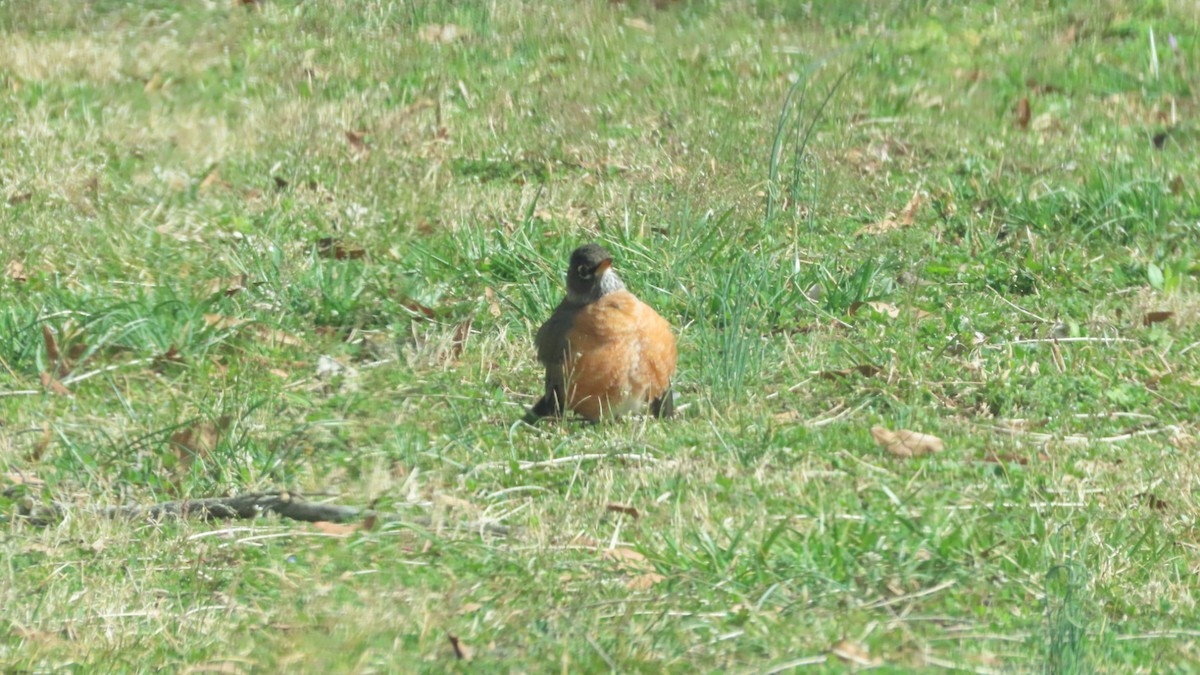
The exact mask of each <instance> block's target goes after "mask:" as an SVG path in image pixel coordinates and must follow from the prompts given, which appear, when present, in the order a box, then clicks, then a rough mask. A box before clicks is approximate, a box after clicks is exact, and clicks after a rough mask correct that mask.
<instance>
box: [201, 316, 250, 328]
mask: <svg viewBox="0 0 1200 675" xmlns="http://www.w3.org/2000/svg"><path fill="white" fill-rule="evenodd" d="M248 322H249V319H235V318H233V317H231V316H224V315H222V314H205V315H204V325H206V326H208V327H209V328H212V329H214V330H230V329H232V328H237V327H238V326H241V325H242V324H244V323H248Z"/></svg>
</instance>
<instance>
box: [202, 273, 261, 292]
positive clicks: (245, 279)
mask: <svg viewBox="0 0 1200 675" xmlns="http://www.w3.org/2000/svg"><path fill="white" fill-rule="evenodd" d="M255 285H257V284H255ZM250 286H251V284H250V275H249V274H235V275H233V276H231V277H217V278H215V279H209V280H208V281H206V282H205V283H204V293H205V294H206V295H220V294H224V295H226V296H231V295H237V294H238V293H241V292H242V291H244V290H246V289H247V288H249V287H250Z"/></svg>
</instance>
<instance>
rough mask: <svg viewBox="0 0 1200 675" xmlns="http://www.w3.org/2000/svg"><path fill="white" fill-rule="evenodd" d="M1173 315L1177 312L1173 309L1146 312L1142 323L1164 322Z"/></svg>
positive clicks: (1145, 324) (1147, 324) (1146, 324)
mask: <svg viewBox="0 0 1200 675" xmlns="http://www.w3.org/2000/svg"><path fill="white" fill-rule="evenodd" d="M1173 316H1175V312H1171V311H1161V312H1146V316H1144V317H1142V325H1143V326H1151V325H1153V324H1156V323H1162V322H1163V321H1166V320H1168V319H1170V318H1171V317H1173Z"/></svg>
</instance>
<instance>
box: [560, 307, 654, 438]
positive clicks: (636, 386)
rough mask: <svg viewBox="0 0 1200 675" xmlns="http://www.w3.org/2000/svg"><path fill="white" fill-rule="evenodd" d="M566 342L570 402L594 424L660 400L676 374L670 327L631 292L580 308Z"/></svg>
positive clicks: (565, 369)
mask: <svg viewBox="0 0 1200 675" xmlns="http://www.w3.org/2000/svg"><path fill="white" fill-rule="evenodd" d="M568 343H569V344H568V349H567V359H566V363H565V364H564V366H565V368H564V373H565V376H566V391H567V404H568V405H569V406H570V407H571V409H572V410H574V411H575V412H577V413H579V414H580V415H582V416H584V417H587V418H589V419H591V420H597V419H599V418H600V417H608V416H615V415H621V414H624V413H627V412H633V411H635V410H637V409H639V408H641V407H642V406H644V405H646V404H647V403H649V402H650V401H653V400H654V399H656V398H658V397H660V396H662V395H663V393H664V392H665V391H666V390H667V387H668V386H670V384H671V377H672V376H673V375H674V374H675V360H676V352H675V335H674V334H673V333H672V332H671V325H670V324H668V323H667V322H666V320H665V319H663V318H662V317H661V316H659V315H658V313H657V312H655V311H654V310H653V309H651V308H650V306H649V305H647V304H646V303H644V302H642V301H641V300H638V299H637V298H636V297H634V295H633V294H632V293H630V292H628V291H617V292H615V293H609V294H608V295H605V296H604V297H602V298H600V299H599V300H597V301H595V302H593V303H591V304H590V305H588V306H587V307H585V308H584V309H583V310H581V311H580V313H579V315H578V316H576V318H575V323H574V326H572V328H571V332H570V335H569V336H568Z"/></svg>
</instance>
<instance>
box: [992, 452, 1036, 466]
mask: <svg viewBox="0 0 1200 675" xmlns="http://www.w3.org/2000/svg"><path fill="white" fill-rule="evenodd" d="M983 461H985V462H990V463H994V464H1020V465H1021V466H1025V465H1027V464H1029V458H1028V457H1022V456H1020V455H1014V454H1012V453H1010V452H992V451H990V450H989V451H988V453H987V454H986V455H984V456H983Z"/></svg>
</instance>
